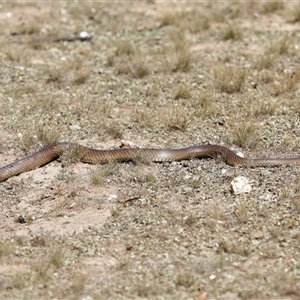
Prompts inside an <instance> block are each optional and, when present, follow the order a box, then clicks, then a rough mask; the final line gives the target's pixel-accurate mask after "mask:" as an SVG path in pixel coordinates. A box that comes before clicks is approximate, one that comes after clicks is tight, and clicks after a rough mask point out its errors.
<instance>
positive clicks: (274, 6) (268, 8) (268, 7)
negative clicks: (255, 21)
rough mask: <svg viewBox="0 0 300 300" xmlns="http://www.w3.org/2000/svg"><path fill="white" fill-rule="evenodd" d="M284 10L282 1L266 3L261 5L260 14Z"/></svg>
mask: <svg viewBox="0 0 300 300" xmlns="http://www.w3.org/2000/svg"><path fill="white" fill-rule="evenodd" d="M283 9H284V1H282V0H281V1H274V2H273V1H270V2H269V1H266V2H264V3H263V5H262V13H266V14H269V13H274V12H276V11H278V10H283Z"/></svg>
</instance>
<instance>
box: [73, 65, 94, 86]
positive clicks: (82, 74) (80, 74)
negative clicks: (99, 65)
mask: <svg viewBox="0 0 300 300" xmlns="http://www.w3.org/2000/svg"><path fill="white" fill-rule="evenodd" d="M90 75H91V69H90V68H83V69H81V70H78V71H77V70H76V71H75V72H74V74H73V82H74V83H75V84H84V83H85V82H86V81H87V80H88V78H89V77H90Z"/></svg>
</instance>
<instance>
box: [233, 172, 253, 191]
mask: <svg viewBox="0 0 300 300" xmlns="http://www.w3.org/2000/svg"><path fill="white" fill-rule="evenodd" d="M231 189H232V191H233V193H234V194H236V195H239V194H244V193H249V192H251V190H252V188H251V185H250V184H249V180H248V179H247V178H246V177H244V176H238V177H235V178H234V179H233V180H232V181H231Z"/></svg>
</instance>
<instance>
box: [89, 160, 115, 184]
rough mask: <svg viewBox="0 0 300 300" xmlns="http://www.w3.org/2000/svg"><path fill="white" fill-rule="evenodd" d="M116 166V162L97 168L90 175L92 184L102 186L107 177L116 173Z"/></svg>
mask: <svg viewBox="0 0 300 300" xmlns="http://www.w3.org/2000/svg"><path fill="white" fill-rule="evenodd" d="M118 166H119V165H118V163H116V162H110V163H108V164H105V165H102V166H98V167H97V168H96V169H95V170H94V171H92V172H91V174H90V178H91V181H92V184H93V185H102V184H103V183H104V181H105V179H106V178H107V177H108V176H110V175H112V174H115V173H117V172H118Z"/></svg>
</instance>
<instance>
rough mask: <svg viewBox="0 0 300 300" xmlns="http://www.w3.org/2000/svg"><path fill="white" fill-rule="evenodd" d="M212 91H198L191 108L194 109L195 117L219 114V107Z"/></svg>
mask: <svg viewBox="0 0 300 300" xmlns="http://www.w3.org/2000/svg"><path fill="white" fill-rule="evenodd" d="M215 102H216V100H215V98H214V93H213V92H211V91H209V90H205V91H199V92H198V93H197V97H196V99H195V101H194V102H193V108H194V110H195V116H196V117H209V116H212V117H216V116H217V115H219V114H221V111H220V108H219V107H218V106H217V105H216V103H215Z"/></svg>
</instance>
